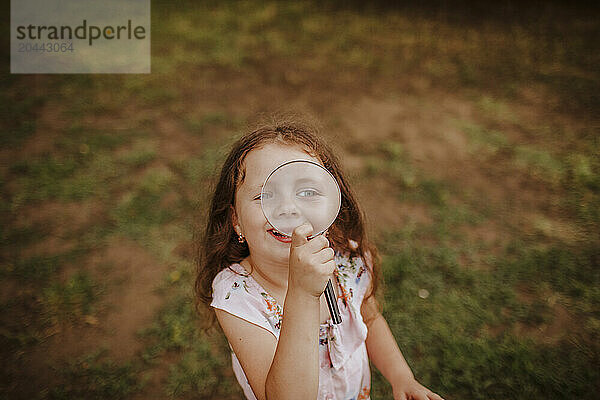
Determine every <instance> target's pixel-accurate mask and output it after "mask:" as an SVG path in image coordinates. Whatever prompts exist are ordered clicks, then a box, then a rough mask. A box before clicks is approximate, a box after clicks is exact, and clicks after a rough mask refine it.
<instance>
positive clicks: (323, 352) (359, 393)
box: [211, 253, 371, 400]
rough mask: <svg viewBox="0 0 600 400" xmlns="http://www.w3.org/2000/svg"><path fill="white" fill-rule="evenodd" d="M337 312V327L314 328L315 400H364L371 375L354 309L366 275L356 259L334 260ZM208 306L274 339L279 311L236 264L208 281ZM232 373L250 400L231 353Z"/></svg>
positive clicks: (359, 301) (362, 327)
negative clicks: (210, 292)
mask: <svg viewBox="0 0 600 400" xmlns="http://www.w3.org/2000/svg"><path fill="white" fill-rule="evenodd" d="M335 261H336V270H335V275H336V278H337V279H336V281H337V283H338V293H339V295H338V299H337V301H338V307H339V309H340V314H341V317H342V323H341V324H339V325H335V324H333V323H332V322H331V319H329V320H328V321H327V323H326V324H321V326H320V328H319V338H318V342H317V338H316V337H315V346H317V345H318V346H319V360H320V370H319V394H318V399H319V400H366V399H369V398H370V397H369V393H370V390H371V372H370V369H369V358H368V356H367V348H366V345H365V339H366V337H367V326H366V325H365V323H364V322H363V320H362V317H361V314H360V306H361V304H362V301H363V299H364V296H365V294H366V292H367V290H368V288H369V285H370V281H371V275H370V273H369V272H368V271H367V269H366V267H365V265H364V262H363V260H362V259H361V258H358V257H355V258H349V257H347V256H343V255H341V254H339V253H338V254H336V256H335ZM211 306H212V307H214V308H218V309H220V310H223V311H226V312H228V313H230V314H232V315H235V316H236V317H239V318H242V319H244V320H246V321H248V322H250V323H252V324H254V325H257V326H259V327H261V328H263V329H265V330H266V331H268V332H270V333H271V334H272V335H273V336H275V338H276V339H279V333H280V329H281V320H282V319H283V317H284V316H283V305H281V304H279V303H277V301H276V300H275V299H274V298H273V297H272V296H271V295H270V294H269V293H268V292H267V291H266V290H264V289H263V288H262V287H261V286H260V285H259V284H258V282H256V281H255V280H254V278H252V277H251V276H249V275H248V272H247V271H246V270H245V269H244V267H242V266H241V265H240V264H233V265H231V266H230V267H229V268H225V269H224V270H222V271H221V272H219V274H217V276H216V277H215V279H214V280H213V300H212V303H211ZM231 359H232V365H233V371H234V373H235V376H236V378H237V380H238V382H239V384H240V386H241V387H242V389H243V390H244V394H245V395H246V398H247V399H251V400H255V399H256V397H255V396H254V393H253V392H252V389H251V388H250V384H249V383H248V379H247V378H246V375H245V374H244V371H243V369H242V366H241V364H240V362H239V360H238V359H237V357H236V355H235V353H234V352H233V351H232V352H231Z"/></svg>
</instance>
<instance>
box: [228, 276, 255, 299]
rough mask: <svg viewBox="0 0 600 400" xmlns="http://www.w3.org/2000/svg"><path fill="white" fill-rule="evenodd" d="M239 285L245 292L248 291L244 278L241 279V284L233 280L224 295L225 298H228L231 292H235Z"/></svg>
mask: <svg viewBox="0 0 600 400" xmlns="http://www.w3.org/2000/svg"><path fill="white" fill-rule="evenodd" d="M240 287H243V288H244V290H245V291H246V293H250V291H248V282H246V280H245V279H244V280H243V281H242V284H241V285H240V283H239V282H238V281H235V282H233V285H231V290H230V291H229V292H227V294H226V295H225V300H229V298H230V297H231V292H235V291H236V290H238V289H239V288H240Z"/></svg>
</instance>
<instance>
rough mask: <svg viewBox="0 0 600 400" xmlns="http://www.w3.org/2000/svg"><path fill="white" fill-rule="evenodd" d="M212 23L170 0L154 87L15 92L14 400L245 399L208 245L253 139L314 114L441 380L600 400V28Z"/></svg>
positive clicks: (2, 267) (0, 327)
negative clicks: (207, 290)
mask: <svg viewBox="0 0 600 400" xmlns="http://www.w3.org/2000/svg"><path fill="white" fill-rule="evenodd" d="M203 4H204V5H201V6H200V5H197V4H196V2H189V4H185V5H184V6H177V7H175V6H172V5H170V4H169V3H168V2H153V4H152V74H150V75H132V76H127V75H69V76H66V75H65V76H63V75H54V76H53V75H38V76H16V75H6V74H4V75H2V80H1V85H2V91H1V92H0V93H1V94H0V96H1V97H0V102H1V107H0V109H2V110H3V111H2V112H0V143H2V150H0V159H1V160H2V162H1V166H0V195H1V197H2V202H1V203H0V208H1V213H0V215H1V219H2V220H1V223H0V226H1V228H0V234H1V235H0V238H1V248H0V261H1V264H0V288H1V289H0V302H1V304H2V310H3V312H2V314H1V316H0V344H1V346H0V348H1V349H2V350H1V352H2V353H1V357H0V360H2V361H0V370H1V371H2V373H1V374H0V397H1V398H7V399H8V398H10V399H26V398H27V399H32V398H33V399H36V398H37V399H78V398H86V399H108V398H110V399H125V398H127V399H152V398H157V399H158V398H161V399H162V398H173V399H188V398H202V399H228V398H231V399H234V398H240V396H241V392H240V390H239V388H238V387H237V384H236V383H235V379H234V378H233V376H232V372H231V366H230V361H229V354H228V349H227V344H226V342H225V340H224V338H223V337H222V335H221V334H220V333H219V332H218V331H215V332H214V333H212V334H207V333H204V332H203V331H201V330H200V329H199V326H200V321H201V320H202V319H203V318H202V316H198V315H197V313H196V312H195V311H194V309H193V300H192V293H191V283H192V281H193V279H194V268H195V267H194V265H193V254H194V250H193V249H194V239H193V238H194V232H195V230H196V229H197V228H198V227H201V226H202V223H203V221H202V216H203V213H204V210H205V209H206V205H207V201H208V196H209V194H210V190H211V187H212V185H213V184H214V179H215V171H216V170H217V168H218V167H219V165H220V163H221V162H222V160H223V157H224V154H225V152H226V149H227V146H228V145H229V144H230V143H231V141H232V140H233V138H234V137H236V136H237V135H239V134H240V133H241V132H243V131H244V130H245V129H246V127H247V126H248V125H251V124H252V123H253V122H254V121H255V119H256V116H257V115H260V114H261V113H271V112H273V111H280V110H284V111H285V110H289V109H294V110H299V111H301V112H308V113H310V114H312V115H314V116H316V117H317V118H318V119H319V120H320V121H321V122H322V125H323V128H324V129H323V134H324V136H325V137H326V139H328V141H329V142H330V143H331V144H332V145H333V147H334V148H335V149H336V151H337V152H338V154H339V155H340V156H341V158H342V160H343V162H344V165H345V167H346V169H347V171H348V173H349V174H350V177H351V179H352V182H353V184H354V187H355V189H356V192H357V194H358V197H359V199H360V202H361V204H362V206H363V208H364V210H365V212H366V214H367V216H368V221H369V229H370V232H371V235H372V237H373V238H374V240H375V242H376V243H377V245H378V246H379V248H380V251H381V254H382V268H383V271H384V278H385V285H384V286H385V290H384V292H383V293H382V300H383V301H382V303H383V311H384V315H385V316H386V318H387V319H388V321H389V323H390V326H391V328H392V330H393V331H394V334H395V335H396V337H397V340H398V342H399V344H400V346H401V348H402V350H403V352H404V354H405V356H406V358H407V360H408V361H409V364H410V365H411V367H412V368H413V370H414V372H415V375H416V376H417V378H419V379H420V380H421V381H422V382H423V383H424V384H426V385H428V386H430V387H431V388H433V389H435V390H436V391H438V392H439V393H441V394H443V395H444V396H445V397H446V398H448V399H459V398H472V399H500V398H510V399H530V398H551V399H567V398H569V399H570V398H575V397H576V398H583V399H592V398H595V397H596V393H597V392H598V389H600V376H599V374H598V372H597V366H598V365H599V363H600V359H599V357H600V352H599V350H600V348H599V346H598V343H600V341H599V335H600V312H599V310H600V307H599V306H600V289H599V288H600V269H599V268H598V267H599V265H598V263H599V260H600V237H599V232H600V229H599V227H600V224H599V222H600V214H599V210H600V162H599V159H598V154H599V152H600V142H599V141H598V137H600V136H599V135H598V134H599V133H600V132H598V126H599V124H598V123H599V120H598V115H597V110H598V106H599V105H600V104H599V103H600V101H599V99H598V93H599V92H600V90H599V89H600V87H599V86H600V75H599V74H598V73H597V72H596V68H595V66H596V65H598V62H599V61H600V60H599V59H598V54H600V52H598V46H597V43H598V39H599V33H600V29H599V25H598V22H597V18H595V15H597V13H595V10H590V9H585V8H579V9H572V8H567V7H566V6H563V5H560V4H555V3H547V2H545V3H541V4H538V3H535V4H533V3H530V4H528V5H520V6H519V7H517V6H516V5H512V6H510V5H505V6H502V7H499V6H496V7H492V6H490V7H484V6H470V5H466V4H463V3H461V2H455V4H454V5H453V6H449V5H447V4H446V3H443V4H442V3H440V4H437V3H435V2H429V3H427V5H425V6H424V5H415V4H411V3H406V4H405V5H403V6H401V7H398V8H390V7H389V6H387V5H386V4H385V2H379V3H377V4H376V6H373V7H371V8H368V7H366V6H361V5H358V2H356V3H355V4H354V5H349V6H340V5H338V4H337V3H335V2H325V3H322V4H319V5H316V4H310V3H299V2H258V1H250V2H236V1H224V2H209V3H203ZM373 380H374V382H373V393H372V397H373V398H374V399H387V398H391V391H390V388H389V386H388V385H387V383H385V381H384V380H383V378H382V377H381V376H380V375H378V374H377V373H375V374H374V379H373Z"/></svg>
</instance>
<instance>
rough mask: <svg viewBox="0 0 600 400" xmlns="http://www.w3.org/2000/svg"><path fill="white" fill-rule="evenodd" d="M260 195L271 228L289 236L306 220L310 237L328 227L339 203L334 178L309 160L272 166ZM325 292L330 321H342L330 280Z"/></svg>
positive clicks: (332, 220)
mask: <svg viewBox="0 0 600 400" xmlns="http://www.w3.org/2000/svg"><path fill="white" fill-rule="evenodd" d="M260 197H261V201H260V204H261V207H262V211H263V213H264V214H265V218H266V219H267V221H268V222H269V223H270V224H271V226H272V227H273V228H275V229H276V230H277V231H278V232H280V233H281V234H283V235H285V236H288V237H291V236H292V232H293V231H294V229H296V227H298V226H300V225H302V224H304V223H306V222H308V223H310V224H311V225H312V227H313V231H314V232H315V233H314V234H313V235H312V236H311V237H310V238H309V239H311V238H313V237H315V236H317V235H320V234H322V233H324V232H325V231H326V230H327V229H329V227H330V226H331V225H332V224H333V222H334V221H335V219H336V218H337V215H338V213H339V211H340V206H341V203H342V195H341V192H340V187H339V185H338V183H337V181H336V180H335V177H334V176H333V175H332V174H331V173H330V172H329V171H327V169H325V168H324V167H323V166H322V165H320V164H318V163H316V162H313V161H309V160H292V161H287V162H285V163H283V164H281V165H280V166H278V167H277V168H275V169H274V170H273V171H272V172H271V173H270V174H269V176H267V179H266V180H265V182H264V184H263V186H262V190H261V196H260ZM324 294H325V299H326V300H327V306H328V307H329V313H330V314H331V319H332V321H333V323H334V324H339V323H341V322H342V319H341V316H340V312H339V309H338V306H337V301H336V296H335V292H334V291H333V285H332V283H331V279H330V280H329V281H328V282H327V286H326V287H325V291H324Z"/></svg>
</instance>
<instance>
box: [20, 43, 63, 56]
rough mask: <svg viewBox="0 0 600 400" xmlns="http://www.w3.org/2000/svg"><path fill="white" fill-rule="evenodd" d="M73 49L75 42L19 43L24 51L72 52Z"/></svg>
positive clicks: (21, 50)
mask: <svg viewBox="0 0 600 400" xmlns="http://www.w3.org/2000/svg"><path fill="white" fill-rule="evenodd" d="M73 51H74V49H73V42H63V43H51V42H46V43H44V42H42V43H37V42H35V43H19V52H23V53H33V52H36V53H66V52H71V53H72V52H73Z"/></svg>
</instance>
